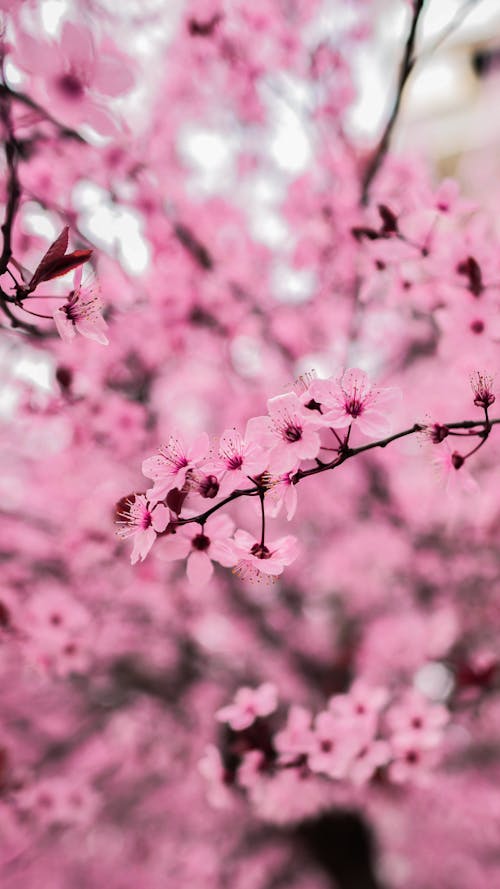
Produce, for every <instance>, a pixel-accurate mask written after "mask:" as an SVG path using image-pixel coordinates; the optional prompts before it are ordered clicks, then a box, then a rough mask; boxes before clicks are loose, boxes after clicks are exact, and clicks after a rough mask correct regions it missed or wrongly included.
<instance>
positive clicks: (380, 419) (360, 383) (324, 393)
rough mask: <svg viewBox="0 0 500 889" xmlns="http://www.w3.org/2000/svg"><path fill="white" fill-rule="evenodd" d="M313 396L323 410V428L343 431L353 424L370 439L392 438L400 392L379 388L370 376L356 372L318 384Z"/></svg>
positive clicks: (319, 381)
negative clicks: (334, 428) (332, 427)
mask: <svg viewBox="0 0 500 889" xmlns="http://www.w3.org/2000/svg"><path fill="white" fill-rule="evenodd" d="M311 392H312V394H313V396H314V398H315V399H316V400H317V401H318V402H320V404H321V405H322V407H323V417H322V419H323V422H324V425H326V426H334V427H337V428H339V429H343V428H345V427H347V426H350V425H351V423H352V424H355V425H356V426H357V428H358V429H359V430H360V432H362V433H363V434H364V435H367V436H369V437H370V438H380V437H382V436H384V435H389V434H390V432H391V429H392V419H391V413H392V411H393V410H394V408H395V407H396V405H397V404H398V402H399V401H400V399H401V390H400V389H397V388H395V387H391V388H386V389H379V388H376V387H374V386H372V384H371V382H370V380H369V377H368V374H366V373H365V372H364V371H363V370H358V369H356V368H353V369H351V370H346V371H345V372H344V373H343V374H342V376H341V377H340V378H338V379H330V380H316V381H315V382H313V383H312V384H311Z"/></svg>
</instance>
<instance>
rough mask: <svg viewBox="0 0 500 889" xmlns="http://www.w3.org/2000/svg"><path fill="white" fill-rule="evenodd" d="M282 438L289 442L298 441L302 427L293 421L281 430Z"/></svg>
mask: <svg viewBox="0 0 500 889" xmlns="http://www.w3.org/2000/svg"><path fill="white" fill-rule="evenodd" d="M283 438H284V439H285V441H289V442H295V441H300V439H301V438H302V427H301V426H297V425H296V424H295V423H290V424H289V425H288V426H286V427H285V429H284V430H283Z"/></svg>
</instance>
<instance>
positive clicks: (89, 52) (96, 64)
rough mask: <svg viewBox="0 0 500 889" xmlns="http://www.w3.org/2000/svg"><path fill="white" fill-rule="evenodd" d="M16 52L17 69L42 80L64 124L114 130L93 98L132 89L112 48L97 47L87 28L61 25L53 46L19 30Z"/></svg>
mask: <svg viewBox="0 0 500 889" xmlns="http://www.w3.org/2000/svg"><path fill="white" fill-rule="evenodd" d="M19 48H20V52H19V54H18V58H17V61H18V63H19V65H20V66H21V67H22V68H24V69H25V70H26V71H29V72H30V73H32V74H40V75H42V76H43V77H44V78H45V88H46V92H47V97H48V100H49V101H51V102H52V103H53V104H54V106H55V110H56V113H59V114H61V117H62V118H63V119H64V120H65V121H67V122H68V123H71V124H74V125H79V124H80V123H83V122H86V123H89V124H90V125H91V126H92V127H93V128H94V129H95V130H97V132H99V133H102V134H104V135H109V134H112V133H114V132H115V129H116V125H115V123H114V120H113V116H112V115H111V114H110V112H109V111H108V109H107V108H106V107H105V104H104V103H103V101H102V100H101V99H100V98H97V97H96V95H95V94H96V93H97V94H98V96H99V95H100V96H106V97H115V96H120V95H121V94H122V93H125V92H128V91H129V90H130V89H131V87H132V86H133V83H134V77H133V75H132V73H131V71H130V67H129V66H128V65H127V64H126V60H125V57H123V56H121V54H120V53H119V52H118V51H117V50H116V49H115V48H114V47H113V46H112V45H110V44H109V43H108V44H107V45H106V46H105V45H102V46H99V47H96V45H95V42H94V40H93V36H92V33H91V31H90V30H89V29H88V28H86V27H84V26H83V25H77V24H75V23H73V22H70V21H65V22H64V24H63V28H62V32H61V39H60V41H59V42H58V43H56V42H55V41H47V40H40V39H39V38H35V37H33V36H31V34H29V33H28V32H24V33H22V32H20V34H19Z"/></svg>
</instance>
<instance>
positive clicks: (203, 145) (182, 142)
mask: <svg viewBox="0 0 500 889" xmlns="http://www.w3.org/2000/svg"><path fill="white" fill-rule="evenodd" d="M239 147H240V146H239V139H238V137H237V134H236V133H235V132H227V133H226V132H217V131H216V130H207V129H200V128H195V127H193V126H189V127H185V128H184V130H183V131H182V132H181V133H180V136H179V141H178V148H179V152H180V155H181V157H182V158H183V160H184V161H185V162H187V163H188V164H189V165H190V166H191V167H192V168H193V171H194V173H195V179H194V184H195V186H196V187H197V188H200V189H201V190H203V191H204V192H206V193H207V192H208V193H210V192H221V191H224V189H225V188H227V187H228V186H229V187H230V186H231V184H232V182H233V180H234V160H235V156H236V152H237V150H238V149H239Z"/></svg>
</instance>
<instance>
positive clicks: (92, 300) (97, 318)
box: [54, 268, 109, 346]
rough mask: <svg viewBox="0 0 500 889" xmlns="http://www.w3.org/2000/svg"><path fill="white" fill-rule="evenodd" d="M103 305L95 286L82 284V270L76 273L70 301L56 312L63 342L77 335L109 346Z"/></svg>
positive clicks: (56, 319) (58, 328) (55, 317)
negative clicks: (79, 334)
mask: <svg viewBox="0 0 500 889" xmlns="http://www.w3.org/2000/svg"><path fill="white" fill-rule="evenodd" d="M102 310H103V303H102V301H101V298H100V296H99V293H98V291H97V290H96V286H95V285H94V284H90V283H89V284H82V269H81V268H78V269H77V270H76V271H75V275H74V279H73V290H72V291H71V293H70V295H69V297H68V301H67V302H66V303H64V305H62V306H58V307H57V308H56V309H55V310H54V321H55V324H56V327H57V331H58V333H59V335H60V337H61V339H63V340H72V339H74V337H75V336H76V333H77V332H78V333H81V334H82V336H84V337H87V339H89V340H95V342H96V343H102V345H103V346H107V345H108V343H109V340H108V338H107V336H106V330H107V327H108V325H107V323H106V321H105V320H104V318H103V317H102Z"/></svg>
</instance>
